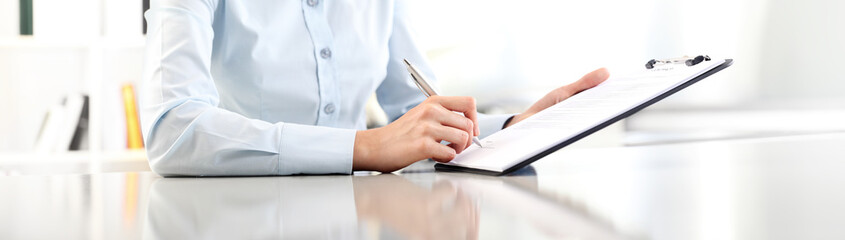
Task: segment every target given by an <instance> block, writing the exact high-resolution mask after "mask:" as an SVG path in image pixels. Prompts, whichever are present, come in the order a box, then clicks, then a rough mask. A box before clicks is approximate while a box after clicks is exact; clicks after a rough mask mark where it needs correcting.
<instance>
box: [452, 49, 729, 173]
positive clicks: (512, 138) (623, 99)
mask: <svg viewBox="0 0 845 240" xmlns="http://www.w3.org/2000/svg"><path fill="white" fill-rule="evenodd" d="M707 63H712V64H707ZM722 63H724V60H721V61H714V62H705V63H702V64H699V65H697V66H693V67H687V66H684V65H679V66H675V67H671V68H668V69H667V68H663V69H653V70H645V69H644V71H643V72H642V73H641V74H637V75H635V76H628V77H612V78H610V79H608V80H607V81H605V82H604V83H602V84H600V85H599V86H596V87H594V88H592V89H588V90H586V91H583V92H581V93H579V94H576V95H575V96H572V97H570V98H569V99H566V100H564V101H562V102H560V103H558V104H556V105H554V106H552V107H549V108H548V109H546V110H543V111H541V112H539V113H537V114H535V115H534V116H531V117H530V118H528V119H525V120H523V121H522V122H519V123H517V124H515V125H513V126H511V127H509V128H507V129H504V130H502V131H499V132H497V133H494V134H492V135H490V136H488V137H486V138H484V139H482V140H481V141H482V143H483V145H484V147H483V148H479V147H478V146H476V145H472V146H470V147H469V148H467V149H466V150H464V152H462V153H461V154H458V156H457V157H455V159H454V160H452V161H451V162H449V163H446V164H447V165H455V166H462V167H469V168H476V169H482V170H488V171H495V172H502V171H504V170H506V169H508V168H510V167H512V166H514V165H516V164H518V163H520V162H523V161H525V160H527V159H528V158H530V157H532V156H535V155H537V154H539V153H541V152H543V151H544V150H546V149H549V148H551V147H553V146H555V145H557V144H560V143H562V142H564V141H566V140H569V139H571V138H573V137H575V136H577V135H578V134H581V133H583V132H586V131H588V130H589V129H591V128H593V127H595V126H597V125H599V124H601V123H604V122H607V121H609V120H611V119H612V118H614V117H616V116H619V115H621V114H623V113H625V112H626V111H628V110H631V109H633V108H636V107H637V106H639V105H642V104H643V103H645V102H647V101H649V100H651V99H653V98H655V97H657V96H659V95H661V94H663V93H666V92H668V91H670V90H671V89H673V88H675V87H677V86H679V85H681V84H683V83H685V82H687V81H690V80H692V79H693V78H695V77H696V76H699V75H701V74H703V73H704V72H706V71H708V70H711V69H713V68H715V67H717V66H719V65H721V64H722Z"/></svg>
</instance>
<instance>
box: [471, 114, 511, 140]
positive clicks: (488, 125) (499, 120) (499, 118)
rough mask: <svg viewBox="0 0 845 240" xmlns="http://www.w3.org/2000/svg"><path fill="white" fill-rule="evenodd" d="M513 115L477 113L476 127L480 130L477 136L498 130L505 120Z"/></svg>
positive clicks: (483, 135) (483, 136)
mask: <svg viewBox="0 0 845 240" xmlns="http://www.w3.org/2000/svg"><path fill="white" fill-rule="evenodd" d="M513 116H514V115H513V114H492V115H488V114H478V128H479V130H481V134H480V135H478V138H485V137H487V136H490V135H491V134H493V133H496V132H498V131H499V130H502V128H503V127H504V125H505V121H507V120H508V119H509V118H511V117H513Z"/></svg>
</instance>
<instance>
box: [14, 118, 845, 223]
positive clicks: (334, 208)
mask: <svg viewBox="0 0 845 240" xmlns="http://www.w3.org/2000/svg"><path fill="white" fill-rule="evenodd" d="M432 164H433V163H431V162H425V161H423V162H419V163H417V164H415V165H412V166H411V167H409V168H407V169H404V170H403V171H401V172H398V173H395V174H374V173H367V172H362V173H356V174H355V175H352V176H346V175H329V176H287V177H240V178H238V177H230V178H161V177H159V176H157V175H155V174H153V173H151V172H145V171H139V172H122V173H99V174H80V175H51V176H14V177H0V190H2V191H0V214H2V215H0V239H141V238H143V239H276V238H289V239H406V238H410V239H475V238H479V239H843V238H845V227H842V226H843V222H845V221H843V219H845V134H842V133H831V134H816V135H806V136H791V137H776V138H759V139H746V140H728V141H712V142H697V143H683V144H667V145H654V146H639V147H623V148H593V149H564V150H561V151H558V152H557V153H554V154H552V155H550V156H548V157H546V158H544V159H542V160H540V161H538V162H536V163H535V164H533V165H532V166H531V167H529V168H526V169H523V170H521V171H519V172H517V173H515V174H514V175H511V176H503V177H490V176H481V175H473V174H465V173H447V172H436V171H434V170H433V168H432Z"/></svg>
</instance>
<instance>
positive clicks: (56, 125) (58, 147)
mask: <svg viewBox="0 0 845 240" xmlns="http://www.w3.org/2000/svg"><path fill="white" fill-rule="evenodd" d="M88 105H89V98H88V96H85V95H82V94H70V95H68V96H67V97H65V99H64V101H63V102H62V103H61V104H58V105H55V106H52V107H50V110H49V111H48V112H47V114H46V116H45V117H44V121H43V123H42V124H41V129H40V130H39V133H38V138H37V140H36V143H35V151H36V152H40V153H60V152H67V151H68V150H81V149H83V147H87V145H86V144H84V143H85V142H86V140H87V133H88Z"/></svg>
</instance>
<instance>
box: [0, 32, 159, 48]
mask: <svg viewBox="0 0 845 240" xmlns="http://www.w3.org/2000/svg"><path fill="white" fill-rule="evenodd" d="M145 42H146V37H145V36H143V35H138V36H134V37H99V38H93V39H86V38H80V39H73V38H71V39H44V38H38V37H32V36H17V37H11V38H0V48H7V49H27V48H105V49H110V48H143V47H144V43H145Z"/></svg>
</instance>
